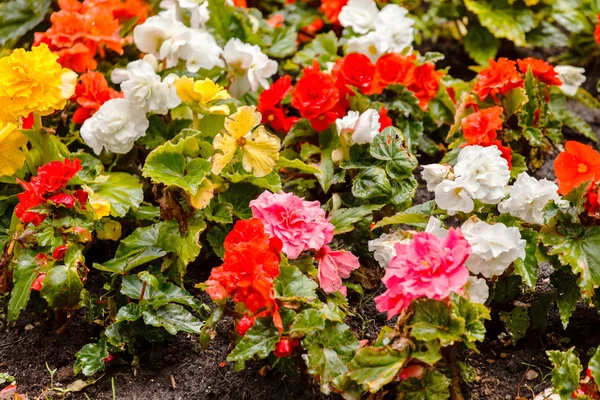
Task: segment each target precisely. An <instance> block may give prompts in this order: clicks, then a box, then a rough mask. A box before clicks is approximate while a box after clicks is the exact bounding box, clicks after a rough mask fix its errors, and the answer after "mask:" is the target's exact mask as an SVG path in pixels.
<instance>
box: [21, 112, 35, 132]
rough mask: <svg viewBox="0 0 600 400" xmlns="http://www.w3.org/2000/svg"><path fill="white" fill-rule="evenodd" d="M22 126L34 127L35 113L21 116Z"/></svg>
mask: <svg viewBox="0 0 600 400" xmlns="http://www.w3.org/2000/svg"><path fill="white" fill-rule="evenodd" d="M21 127H22V128H23V129H31V128H32V127H33V113H30V114H29V115H28V116H26V117H21Z"/></svg>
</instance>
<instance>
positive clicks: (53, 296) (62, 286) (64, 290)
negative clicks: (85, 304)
mask: <svg viewBox="0 0 600 400" xmlns="http://www.w3.org/2000/svg"><path fill="white" fill-rule="evenodd" d="M81 289H83V283H82V282H81V278H80V277H79V274H78V273H77V268H76V267H68V266H66V265H57V266H54V267H53V268H52V269H50V270H49V271H48V273H47V274H46V277H45V278H44V280H43V281H42V290H40V295H41V296H42V297H43V298H44V299H45V300H46V301H47V302H48V306H49V307H51V308H53V309H55V310H61V309H68V308H72V307H75V306H76V305H77V304H78V303H79V299H80V297H81V296H80V295H81Z"/></svg>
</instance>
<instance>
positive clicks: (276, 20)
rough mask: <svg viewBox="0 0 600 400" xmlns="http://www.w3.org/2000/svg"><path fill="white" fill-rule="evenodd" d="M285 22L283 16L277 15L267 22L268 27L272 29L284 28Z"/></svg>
mask: <svg viewBox="0 0 600 400" xmlns="http://www.w3.org/2000/svg"><path fill="white" fill-rule="evenodd" d="M283 21H285V17H284V16H283V14H275V15H273V16H272V17H271V18H269V19H268V20H267V25H269V26H270V27H271V28H279V27H281V26H282V24H283Z"/></svg>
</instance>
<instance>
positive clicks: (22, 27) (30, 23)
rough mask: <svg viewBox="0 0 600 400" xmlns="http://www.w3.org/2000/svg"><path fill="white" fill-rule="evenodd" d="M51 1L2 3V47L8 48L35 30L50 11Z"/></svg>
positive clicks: (0, 15)
mask: <svg viewBox="0 0 600 400" xmlns="http://www.w3.org/2000/svg"><path fill="white" fill-rule="evenodd" d="M51 3H52V2H51V1H50V0H41V1H40V0H11V1H4V2H2V3H0V47H8V46H7V45H11V44H14V43H16V42H17V40H18V39H20V38H21V37H22V36H23V35H25V34H26V33H27V32H29V31H30V30H32V29H33V28H35V27H36V26H37V25H38V24H39V23H40V22H42V21H43V20H44V17H45V16H46V14H47V13H48V11H49V10H50V4H51Z"/></svg>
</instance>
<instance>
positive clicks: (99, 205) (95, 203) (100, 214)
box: [89, 194, 110, 219]
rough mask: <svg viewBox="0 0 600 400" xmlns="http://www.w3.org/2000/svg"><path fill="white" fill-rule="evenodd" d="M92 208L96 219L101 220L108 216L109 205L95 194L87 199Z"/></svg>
mask: <svg viewBox="0 0 600 400" xmlns="http://www.w3.org/2000/svg"><path fill="white" fill-rule="evenodd" d="M89 202H90V204H91V205H92V208H93V209H94V211H95V212H96V219H102V218H104V217H108V216H109V215H110V203H109V202H108V200H105V199H103V198H102V197H100V196H98V195H97V194H93V195H91V196H90V198H89Z"/></svg>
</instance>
